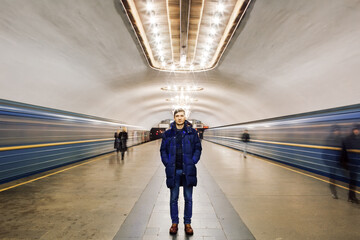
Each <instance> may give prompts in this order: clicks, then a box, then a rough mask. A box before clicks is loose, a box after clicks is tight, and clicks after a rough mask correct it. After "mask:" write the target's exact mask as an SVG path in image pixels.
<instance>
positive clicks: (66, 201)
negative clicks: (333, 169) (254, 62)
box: [0, 141, 360, 240]
mask: <svg viewBox="0 0 360 240" xmlns="http://www.w3.org/2000/svg"><path fill="white" fill-rule="evenodd" d="M202 144H203V153H202V156H201V159H200V162H199V163H198V165H197V167H198V186H197V187H196V188H194V195H193V201H194V202H193V218H192V227H193V229H194V235H193V236H190V237H188V236H185V234H184V229H183V225H182V224H180V225H179V232H178V234H177V235H176V236H170V235H169V233H168V231H169V227H170V225H171V219H170V213H169V198H170V194H169V190H168V189H167V188H166V184H165V174H164V167H163V165H162V163H161V161H160V153H159V148H160V141H153V142H149V143H146V144H142V145H139V146H136V147H132V148H129V151H128V152H127V154H126V155H125V159H124V160H121V157H120V155H117V154H116V153H115V152H114V153H109V154H106V155H102V156H100V157H96V158H92V159H89V160H86V161H82V162H78V163H75V164H72V165H68V166H65V167H62V168H58V169H54V170H51V171H48V172H44V173H41V174H37V175H33V176H31V177H27V178H23V179H19V180H16V181H12V182H9V183H6V184H2V185H0V203H1V204H0V212H1V214H0V222H1V228H0V239H119V240H120V239H122V240H125V239H132V240H138V239H139V240H140V239H143V240H155V239H159V240H166V239H192V240H198V239H202V240H213V239H214V240H215V239H216V240H217V239H220V240H223V239H229V240H230V239H231V240H235V239H238V240H242V239H260V240H262V239H264V240H267V239H274V240H284V239H327V240H329V239H350V240H351V239H354V240H355V239H360V228H359V222H360V206H359V205H356V204H352V203H349V202H347V190H346V189H344V188H342V186H339V187H338V195H339V199H332V197H331V194H330V190H329V184H328V183H327V182H326V179H323V178H321V177H319V176H316V175H313V174H310V173H305V172H302V171H299V170H296V169H293V168H290V167H288V166H284V165H281V164H278V163H274V162H271V161H268V160H265V159H261V158H259V157H255V156H251V155H248V157H247V158H243V156H242V153H241V152H239V151H236V150H233V149H230V148H227V147H223V146H220V145H216V144H213V143H209V142H206V141H203V142H202ZM183 204H184V202H183V199H182V192H180V201H179V206H180V209H179V218H180V221H181V220H182V217H183Z"/></svg>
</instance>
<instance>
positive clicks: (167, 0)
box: [166, 0, 174, 62]
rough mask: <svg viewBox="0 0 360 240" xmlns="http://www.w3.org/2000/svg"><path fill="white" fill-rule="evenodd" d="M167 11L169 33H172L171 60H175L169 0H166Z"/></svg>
mask: <svg viewBox="0 0 360 240" xmlns="http://www.w3.org/2000/svg"><path fill="white" fill-rule="evenodd" d="M166 13H167V19H168V26H169V34H170V47H171V61H172V62H174V49H173V43H172V33H171V22H170V12H169V0H166Z"/></svg>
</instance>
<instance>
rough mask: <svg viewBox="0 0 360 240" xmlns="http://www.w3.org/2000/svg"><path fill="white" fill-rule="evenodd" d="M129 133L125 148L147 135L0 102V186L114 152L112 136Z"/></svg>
mask: <svg viewBox="0 0 360 240" xmlns="http://www.w3.org/2000/svg"><path fill="white" fill-rule="evenodd" d="M120 127H127V129H128V137H129V139H128V146H134V145H137V144H140V143H143V142H147V141H149V131H146V130H144V129H141V128H139V127H136V126H131V125H126V124H124V123H120V122H116V121H112V120H108V119H102V118H97V117H92V116H88V115H81V114H76V113H71V112H65V111H60V110H55V109H49V108H44V107H38V106H33V105H27V104H22V103H16V102H11V101H6V100H0V182H7V181H10V180H14V179H17V178H20V177H24V176H28V175H31V174H34V173H37V172H41V171H45V170H49V169H52V168H56V167H59V166H63V165H66V164H70V163H73V162H76V161H80V160H84V159H87V158H91V157H94V156H98V155H101V154H105V153H109V152H111V151H114V144H113V142H114V132H116V131H118V130H119V129H120Z"/></svg>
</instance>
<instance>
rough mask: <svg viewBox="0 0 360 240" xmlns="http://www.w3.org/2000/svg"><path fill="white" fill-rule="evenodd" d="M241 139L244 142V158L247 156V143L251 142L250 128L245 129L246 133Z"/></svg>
mask: <svg viewBox="0 0 360 240" xmlns="http://www.w3.org/2000/svg"><path fill="white" fill-rule="evenodd" d="M241 141H243V142H244V158H246V152H247V145H248V143H249V142H250V134H249V133H248V130H246V129H245V130H244V133H243V134H242V136H241Z"/></svg>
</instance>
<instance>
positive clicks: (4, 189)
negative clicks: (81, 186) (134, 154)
mask: <svg viewBox="0 0 360 240" xmlns="http://www.w3.org/2000/svg"><path fill="white" fill-rule="evenodd" d="M108 154H111V153H108ZM108 154H106V155H108ZM106 155H104V156H101V157H97V158H96V159H93V160H89V161H87V162H84V163H80V164H78V165H75V166H72V167H68V168H65V169H63V170H60V171H57V172H53V173H50V174H47V175H45V176H41V177H38V178H35V179H32V180H29V181H26V182H22V183H19V184H16V185H13V186H10V187H7V188H3V189H0V192H3V191H6V190H9V189H12V188H15V187H18V186H21V185H24V184H28V183H31V182H35V181H37V180H40V179H43V178H46V177H50V176H52V175H55V174H58V173H61V172H64V171H67V170H70V169H73V168H76V167H79V166H82V165H85V164H88V163H91V162H94V161H97V160H100V159H102V158H104V157H106Z"/></svg>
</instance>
